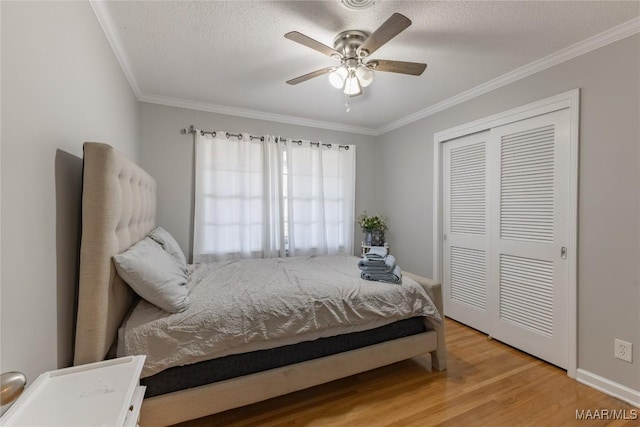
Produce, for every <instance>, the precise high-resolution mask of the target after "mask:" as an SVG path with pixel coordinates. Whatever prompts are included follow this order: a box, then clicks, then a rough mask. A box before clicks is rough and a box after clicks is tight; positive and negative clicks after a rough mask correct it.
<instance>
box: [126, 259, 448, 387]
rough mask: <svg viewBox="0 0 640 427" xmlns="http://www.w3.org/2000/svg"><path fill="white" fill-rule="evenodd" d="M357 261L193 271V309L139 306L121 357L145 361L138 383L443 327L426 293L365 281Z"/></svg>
mask: <svg viewBox="0 0 640 427" xmlns="http://www.w3.org/2000/svg"><path fill="white" fill-rule="evenodd" d="M358 259H359V258H356V257H347V256H333V257H317V256H310V257H292V258H271V259H248V260H237V261H223V262H216V263H210V264H201V265H197V266H195V268H194V270H193V272H192V273H191V275H190V280H189V282H188V284H187V286H188V287H189V291H190V295H189V298H190V300H191V305H190V306H189V308H188V309H187V310H185V311H184V312H182V313H175V314H169V313H166V312H164V311H162V310H160V309H158V308H157V307H155V306H153V305H152V304H149V303H147V302H146V301H144V300H142V301H140V303H139V304H138V305H137V306H136V308H135V309H134V310H133V312H132V313H131V315H130V316H129V318H128V319H127V320H126V321H125V323H124V324H123V327H122V329H121V331H122V335H123V336H122V345H121V346H119V348H118V352H119V355H132V354H146V355H147V359H146V363H145V367H144V369H143V373H142V377H143V378H144V377H148V376H151V375H154V374H157V373H159V372H161V371H163V370H165V369H168V368H171V367H174V366H182V365H189V364H194V363H198V362H201V361H205V360H209V359H214V358H220V357H225V356H229V355H233V354H240V353H250V352H254V351H259V350H265V349H269V348H275V347H282V346H286V345H292V344H297V343H300V342H305V341H314V340H317V339H319V338H326V337H332V336H336V335H342V334H347V333H353V332H360V331H365V330H371V329H374V328H378V327H380V326H384V325H387V324H390V323H393V322H396V321H398V320H402V319H408V318H411V317H417V316H421V317H428V318H430V319H431V320H433V321H435V322H440V321H441V319H440V314H439V313H438V311H437V309H436V307H435V305H434V304H433V302H432V301H431V299H430V298H429V296H428V294H427V293H426V291H425V290H424V289H423V287H422V286H420V285H419V284H418V283H416V282H415V281H413V280H412V279H410V278H408V277H405V278H403V281H402V283H401V284H389V283H382V282H371V281H365V280H362V279H361V278H360V270H359V269H358V267H357V262H358Z"/></svg>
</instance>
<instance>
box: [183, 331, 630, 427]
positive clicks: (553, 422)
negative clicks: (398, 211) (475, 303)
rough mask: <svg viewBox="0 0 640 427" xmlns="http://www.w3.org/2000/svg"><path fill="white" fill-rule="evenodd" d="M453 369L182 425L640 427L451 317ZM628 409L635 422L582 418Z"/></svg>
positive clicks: (379, 376) (359, 378) (611, 405)
mask: <svg viewBox="0 0 640 427" xmlns="http://www.w3.org/2000/svg"><path fill="white" fill-rule="evenodd" d="M446 327H447V332H446V336H447V346H448V349H447V350H448V358H447V363H448V369H447V370H446V371H443V372H436V371H434V372H427V371H426V370H425V369H424V368H423V367H422V366H420V365H419V364H418V363H417V362H415V361H413V360H408V361H404V362H400V363H396V364H393V365H390V366H387V367H383V368H379V369H376V370H374V371H370V372H365V373H362V374H359V375H354V376H352V377H348V378H344V379H341V380H337V381H334V382H331V383H329V384H324V385H320V386H317V387H313V388H311V389H308V390H303V391H299V392H296V393H291V394H288V395H286V396H281V397H277V398H274V399H270V400H268V401H265V402H260V403H256V404H253V405H250V406H246V407H243V408H238V409H234V410H230V411H227V412H223V413H221V414H216V415H212V416H209V417H206V418H201V419H198V420H193V421H189V422H186V423H183V424H180V427H200V426H238V427H239V426H349V427H351V426H354V427H355V426H366V427H375V426H396V427H405V426H420V427H423V426H461V427H470V426H585V427H587V426H624V427H627V426H628V427H631V426H639V425H640V410H638V409H637V408H634V407H632V406H630V405H628V404H626V403H624V402H622V401H620V400H617V399H614V398H612V397H609V396H607V395H605V394H603V393H600V392H598V391H596V390H593V389H591V388H589V387H587V386H585V385H582V384H579V383H578V382H576V381H574V380H572V379H570V378H569V377H567V375H566V372H565V371H563V370H562V369H559V368H557V367H555V366H552V365H549V364H547V363H545V362H543V361H541V360H538V359H536V358H535V357H532V356H529V355H528V354H525V353H522V352H520V351H518V350H515V349H513V348H511V347H509V346H507V345H504V344H502V343H500V342H498V341H495V340H490V339H488V338H487V336H486V335H484V334H482V333H480V332H478V331H475V330H473V329H471V328H468V327H466V326H464V325H461V324H459V323H457V322H454V321H452V320H449V319H447V323H446ZM602 409H607V410H610V411H611V410H625V411H626V412H625V415H626V417H627V418H633V417H634V414H637V418H636V419H627V420H617V421H614V420H598V419H596V420H577V419H576V411H581V410H591V411H592V413H593V412H594V411H595V410H602Z"/></svg>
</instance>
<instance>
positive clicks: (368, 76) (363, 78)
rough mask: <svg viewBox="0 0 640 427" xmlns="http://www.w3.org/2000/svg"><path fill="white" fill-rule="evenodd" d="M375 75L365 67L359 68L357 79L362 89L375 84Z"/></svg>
mask: <svg viewBox="0 0 640 427" xmlns="http://www.w3.org/2000/svg"><path fill="white" fill-rule="evenodd" d="M374 76H375V73H374V72H373V71H371V70H370V69H369V68H367V67H366V66H364V65H360V66H358V68H357V69H356V77H357V78H358V81H359V82H360V85H361V86H362V87H367V86H369V85H370V84H371V83H373V78H374Z"/></svg>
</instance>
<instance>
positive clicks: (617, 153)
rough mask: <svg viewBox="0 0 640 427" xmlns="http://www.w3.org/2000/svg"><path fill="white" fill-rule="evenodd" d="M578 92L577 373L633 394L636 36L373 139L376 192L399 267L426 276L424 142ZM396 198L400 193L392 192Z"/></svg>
mask: <svg viewBox="0 0 640 427" xmlns="http://www.w3.org/2000/svg"><path fill="white" fill-rule="evenodd" d="M575 88H580V89H581V107H580V108H581V110H580V115H581V117H580V158H579V162H580V166H579V168H580V169H579V186H580V189H579V206H578V214H579V228H578V240H579V242H578V368H582V369H585V370H588V371H590V372H592V373H594V374H597V375H600V376H603V377H605V378H608V379H610V380H612V381H615V382H617V383H619V384H623V385H625V386H628V387H630V388H632V389H635V390H640V357H638V354H636V355H635V356H634V362H633V364H630V363H627V362H623V361H621V360H618V359H615V358H614V357H613V342H614V338H621V339H624V340H626V341H631V342H632V343H633V344H634V349H638V350H636V353H637V352H638V351H640V269H639V265H640V262H639V261H640V192H639V188H640V187H639V184H640V126H639V125H638V121H639V118H640V36H638V35H635V36H632V37H628V38H626V39H623V40H621V41H619V42H616V43H613V44H611V45H608V46H605V47H603V48H600V49H598V50H595V51H593V52H591V53H588V54H586V55H582V56H580V57H578V58H575V59H573V60H571V61H568V62H565V63H563V64H560V65H557V66H555V67H552V68H550V69H548V70H546V71H543V72H540V73H537V74H535V75H533V76H530V77H528V78H525V79H523V80H520V81H518V82H515V83H513V84H510V85H508V86H505V87H503V88H500V89H497V90H495V91H493V92H491V93H488V94H486V95H483V96H480V97H478V98H475V99H473V100H471V101H468V102H465V103H463V104H460V105H458V106H455V107H453V108H450V109H448V110H446V111H443V112H441V113H439V114H436V115H433V116H431V117H427V118H425V119H422V120H420V121H417V122H414V123H412V124H410V125H407V126H405V127H403V128H400V129H398V130H395V131H392V132H390V133H388V134H385V135H382V136H380V137H378V138H377V151H376V155H377V156H378V157H379V158H381V159H385V164H390V165H402V167H396V168H393V167H390V168H384V169H382V170H381V171H380V175H379V178H380V179H379V181H378V184H379V186H380V189H381V191H380V194H382V195H383V199H382V206H383V207H384V209H383V213H384V214H386V215H387V216H388V217H389V223H390V228H391V230H390V232H389V233H388V235H389V240H390V244H391V246H392V247H393V251H394V253H395V254H396V256H397V258H398V259H399V260H400V261H401V262H402V266H403V267H404V268H405V269H407V270H411V271H415V272H416V273H421V274H424V275H427V276H430V275H432V259H433V254H432V241H433V238H434V236H433V230H432V220H433V218H432V216H433V215H432V200H433V194H432V185H433V175H432V165H433V135H434V133H436V132H439V131H442V130H445V129H448V128H451V127H454V126H457V125H461V124H464V123H467V122H469V121H472V120H475V119H478V118H481V117H485V116H488V115H491V114H494V113H498V112H501V111H504V110H507V109H510V108H513V107H518V106H521V105H524V104H527V103H530V102H533V101H536V100H539V99H542V98H546V97H549V96H553V95H556V94H558V93H562V92H565V91H568V90H571V89H575ZM399 189H403V191H398V190H399Z"/></svg>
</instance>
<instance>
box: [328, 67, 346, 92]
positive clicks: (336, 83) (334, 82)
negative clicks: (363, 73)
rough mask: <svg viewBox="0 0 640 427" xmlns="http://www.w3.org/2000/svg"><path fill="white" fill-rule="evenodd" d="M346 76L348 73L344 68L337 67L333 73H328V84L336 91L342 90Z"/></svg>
mask: <svg viewBox="0 0 640 427" xmlns="http://www.w3.org/2000/svg"><path fill="white" fill-rule="evenodd" d="M348 74H349V72H348V71H347V69H346V68H345V67H338V69H336V70H335V71H334V72H332V73H329V83H331V86H333V87H335V88H336V89H342V88H344V82H345V80H346V78H347V75H348Z"/></svg>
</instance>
